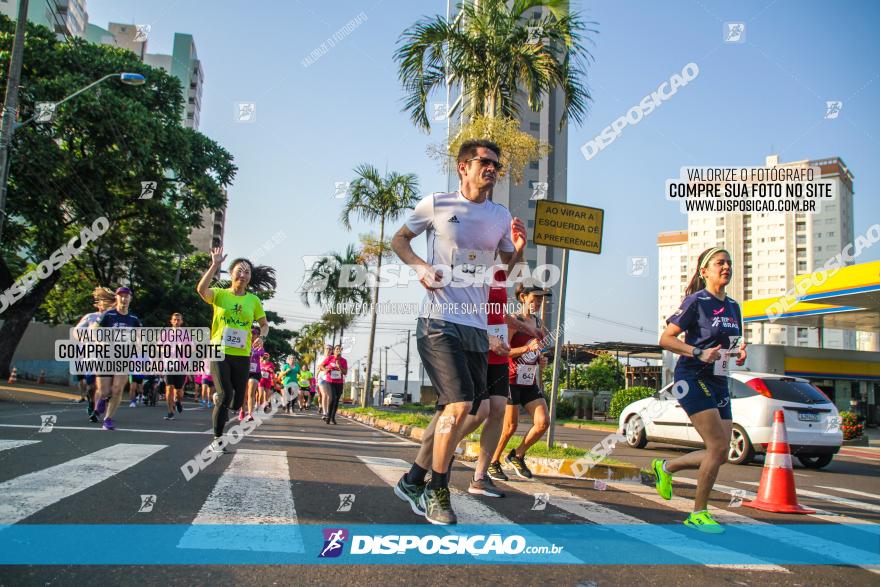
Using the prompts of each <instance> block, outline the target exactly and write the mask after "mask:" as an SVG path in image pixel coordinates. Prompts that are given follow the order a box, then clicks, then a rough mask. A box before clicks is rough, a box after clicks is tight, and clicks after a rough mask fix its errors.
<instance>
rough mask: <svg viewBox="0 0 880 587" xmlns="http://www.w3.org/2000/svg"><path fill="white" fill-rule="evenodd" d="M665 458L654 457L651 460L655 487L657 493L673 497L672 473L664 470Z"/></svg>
mask: <svg viewBox="0 0 880 587" xmlns="http://www.w3.org/2000/svg"><path fill="white" fill-rule="evenodd" d="M665 462H666V461H665V460H663V459H654V460H653V461H651V468H652V469H653V470H654V487H656V488H657V493H658V494H660V497H662V498H663V499H672V473H667V472H666V471H664V470H663V463H665Z"/></svg>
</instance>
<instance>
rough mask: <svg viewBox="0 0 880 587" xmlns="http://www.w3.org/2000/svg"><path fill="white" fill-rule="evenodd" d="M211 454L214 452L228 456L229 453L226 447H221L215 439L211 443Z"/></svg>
mask: <svg viewBox="0 0 880 587" xmlns="http://www.w3.org/2000/svg"><path fill="white" fill-rule="evenodd" d="M211 452H214V453H217V454H226V452H227V451H226V447H225V446H220V443H219V442H217V439H216V438H215V439H214V440H212V441H211Z"/></svg>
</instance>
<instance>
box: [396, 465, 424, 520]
mask: <svg viewBox="0 0 880 587" xmlns="http://www.w3.org/2000/svg"><path fill="white" fill-rule="evenodd" d="M424 492H425V486H424V485H416V484H415V483H407V482H406V474H404V475H403V477H401V478H400V481H398V482H397V485H395V486H394V495H396V496H397V497H399V498H400V499H402V500H403V501H405V502H407V503H409V507H410V508H412V511H413V513H414V514H415V515H417V516H424V515H425V508H424V507H422V494H423V493H424Z"/></svg>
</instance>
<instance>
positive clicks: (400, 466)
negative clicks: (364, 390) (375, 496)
mask: <svg viewBox="0 0 880 587" xmlns="http://www.w3.org/2000/svg"><path fill="white" fill-rule="evenodd" d="M358 459H360V461H361V462H362V463H364V464H365V465H366V466H367V468H369V469H370V470H371V471H372V472H373V473H375V474H376V476H377V477H379V478H380V479H381V480H382V481H384V482H385V483H386V484H388V485H389V486H390V487H394V486H395V485H397V482H398V481H399V480H400V477H401V475H403V474H404V473H406V472H407V471H409V467H410V465H409V464H408V463H407V462H406V461H404V460H403V459H389V458H384V457H368V456H358ZM450 490H451V493H452V496H453V499H452V509H454V510H455V515H456V516H457V517H458V523H459V524H468V525H480V526H489V525H503V526H509V527H510V528H511V533H515V534H520V535H522V536H524V537H526V538H527V539H528V540H529V546H547V545H548V544H549V543H548V542H547V541H546V540H544V539H543V538H540V537H538V536H536V535H535V534H534V533H532V532H529V531H527V530H525V529H524V528H522V527H521V526H519V525H518V524H516V523H515V522H513V521H512V520H511V519H510V518H508V517H506V516H504V515H502V514H500V513H498V512H496V511H495V510H494V509H492V508H491V507H489V506H487V505H486V504H485V503H483V502H482V501H480V500H479V499H477V498H475V497H472V496H471V495H469V494H467V493H465V492H463V491H459V490H458V489H455V488H454V487H450ZM395 499H397V498H396V497H395ZM414 522H421V521H420V520H419V519H418V518H414ZM438 528H440V529H442V530H444V531H446V532H449V533H454V532H455V527H454V526H445V527H439V526H438ZM547 556H548V555H546V554H544V555H522V556H518V558H517V560H518V561H522V562H523V563H528V562H546V558H547ZM555 556H557V555H554V559H553V562H554V563H556V562H559V563H567V564H584V561H582V560H580V559H578V558H575V557H573V556H571V555H569V554H566V553H564V552H563V553H562V554H561V555H558V557H559V558H555ZM496 558H497V559H498V560H506V561H509V560H510V559H509V557H493V556H492V555H484V556H481V557H480V559H481V560H496Z"/></svg>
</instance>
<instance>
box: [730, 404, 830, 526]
mask: <svg viewBox="0 0 880 587" xmlns="http://www.w3.org/2000/svg"><path fill="white" fill-rule="evenodd" d="M743 505H744V506H747V507H750V508H755V509H759V510H764V511H766V512H776V513H779V514H813V513H815V510H808V509H806V508H803V507H801V506H800V505H798V502H797V492H796V490H795V487H794V473H793V472H792V470H791V452H790V451H789V449H788V436H787V435H786V433H785V414H784V413H783V412H782V410H776V413H775V414H774V415H773V438H772V439H770V446H768V447H767V456H766V457H765V459H764V471H763V472H762V473H761V484H760V485H759V486H758V496H757V497H756V498H755V499H754V500H753V501H747V502H744V503H743Z"/></svg>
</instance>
